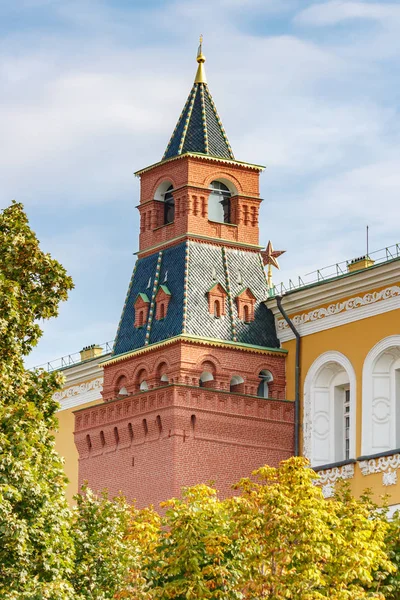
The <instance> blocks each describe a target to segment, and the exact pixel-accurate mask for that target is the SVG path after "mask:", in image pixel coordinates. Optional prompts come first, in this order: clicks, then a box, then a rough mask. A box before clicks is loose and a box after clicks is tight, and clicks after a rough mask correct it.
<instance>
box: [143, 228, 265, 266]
mask: <svg viewBox="0 0 400 600" xmlns="http://www.w3.org/2000/svg"><path fill="white" fill-rule="evenodd" d="M170 225H172V223H168V224H167V225H162V227H169V226H170ZM220 225H224V226H227V227H229V226H230V227H236V228H237V227H238V226H237V225H235V224H234V223H220ZM185 241H190V242H199V243H206V244H211V245H213V246H223V247H225V248H235V249H237V248H239V249H240V250H244V251H245V252H246V251H247V252H255V251H256V252H258V251H259V250H261V249H262V246H256V245H254V244H243V243H242V242H235V241H232V240H227V239H218V238H214V237H208V236H206V235H197V234H195V233H190V232H189V233H184V234H183V235H180V236H178V237H176V238H173V239H172V240H166V241H165V242H160V243H159V244H156V245H155V246H151V247H150V248H146V250H142V251H139V252H135V254H136V256H137V257H138V258H144V257H145V256H149V255H150V254H154V253H155V252H157V251H159V250H165V249H166V248H170V247H171V246H177V245H178V244H181V243H182V242H185Z"/></svg>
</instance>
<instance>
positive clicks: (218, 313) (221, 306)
mask: <svg viewBox="0 0 400 600" xmlns="http://www.w3.org/2000/svg"><path fill="white" fill-rule="evenodd" d="M227 296H228V294H227V292H226V290H225V288H224V287H222V285H221V284H220V283H215V284H214V285H213V286H212V288H210V289H209V290H208V292H207V297H208V312H209V313H210V314H211V315H214V317H215V318H216V319H219V317H222V316H223V315H225V313H226V308H225V304H226V302H225V301H226V298H227Z"/></svg>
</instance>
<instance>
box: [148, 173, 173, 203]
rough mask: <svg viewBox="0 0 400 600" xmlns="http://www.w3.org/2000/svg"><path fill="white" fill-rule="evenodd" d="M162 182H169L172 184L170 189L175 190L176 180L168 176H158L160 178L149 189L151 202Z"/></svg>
mask: <svg viewBox="0 0 400 600" xmlns="http://www.w3.org/2000/svg"><path fill="white" fill-rule="evenodd" d="M164 181H170V182H171V183H172V187H173V188H174V189H175V188H176V179H174V178H173V177H171V176H170V175H169V174H168V175H165V174H164V175H160V177H158V179H156V181H155V183H154V185H153V187H152V188H151V199H152V200H153V198H154V195H155V193H156V190H157V188H158V187H159V186H160V185H161V184H162V183H163V182H164Z"/></svg>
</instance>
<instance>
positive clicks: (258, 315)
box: [113, 242, 279, 356]
mask: <svg viewBox="0 0 400 600" xmlns="http://www.w3.org/2000/svg"><path fill="white" fill-rule="evenodd" d="M186 253H187V254H188V274H187V279H186V280H185V257H186ZM157 265H158V270H157ZM166 275H167V278H166V277H165V276H166ZM217 283H220V284H221V285H222V287H223V288H224V289H225V290H226V291H227V294H228V297H227V299H226V306H225V313H226V314H225V315H224V316H221V317H220V318H218V319H216V318H215V317H214V316H213V315H211V314H210V313H209V310H208V298H207V292H208V290H210V288H212V287H214V285H216V284H217ZM149 284H150V285H149ZM160 286H166V287H167V289H168V291H169V292H170V294H171V300H170V302H169V306H168V311H167V315H166V317H165V319H162V320H159V321H157V320H156V319H155V318H154V315H155V306H154V296H155V294H156V292H157V291H158V289H159V287H160ZM247 287H249V288H250V289H251V291H252V293H253V294H254V296H255V297H256V303H255V320H254V321H253V322H251V323H244V322H243V321H240V320H239V319H238V314H237V307H236V302H235V298H236V296H238V295H239V293H240V292H241V291H243V289H244V288H247ZM185 293H186V303H187V313H186V319H185V327H183V312H184V309H183V307H184V298H185ZM138 294H146V295H147V296H148V297H149V298H151V304H150V311H149V313H150V314H149V320H148V323H147V324H146V328H139V329H138V328H135V327H134V317H135V315H134V302H135V300H136V298H137V296H138ZM266 297H267V286H266V281H265V274H264V269H263V265H262V262H261V260H260V255H259V253H257V252H245V251H242V250H236V249H233V248H221V247H218V246H213V245H212V244H206V243H200V242H186V243H182V244H179V245H177V246H173V247H171V248H167V249H166V250H164V251H162V252H159V253H155V254H153V255H151V256H147V257H145V258H141V259H139V260H138V261H137V263H136V267H135V270H134V273H133V276H132V280H131V284H130V286H129V290H128V295H127V299H126V302H125V306H124V309H123V313H122V317H121V321H120V326H119V329H118V332H117V337H116V343H115V348H114V352H113V355H114V356H115V355H119V354H123V353H124V352H129V351H131V350H135V349H137V348H141V347H143V346H145V344H146V343H148V344H154V343H156V342H160V341H162V340H166V339H168V338H171V337H174V336H177V335H180V334H181V333H187V334H190V335H195V336H199V337H202V338H213V339H219V340H225V341H237V342H242V343H246V344H250V345H255V346H264V347H269V348H279V341H278V339H277V336H276V332H275V324H274V318H273V315H272V312H271V311H270V310H269V309H268V308H267V307H266V306H265V305H264V304H263V300H265V299H266ZM146 332H147V339H146Z"/></svg>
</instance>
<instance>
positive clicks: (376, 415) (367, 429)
mask: <svg viewBox="0 0 400 600" xmlns="http://www.w3.org/2000/svg"><path fill="white" fill-rule="evenodd" d="M361 439H362V442H361V454H362V455H364V456H365V455H371V454H378V453H379V452H385V451H389V450H395V449H397V448H399V447H400V335H391V336H388V337H386V338H384V339H383V340H380V342H378V343H377V344H376V345H375V346H374V347H373V348H372V349H371V350H370V351H369V353H368V354H367V356H366V358H365V361H364V366H363V375H362V436H361Z"/></svg>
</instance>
